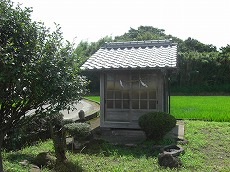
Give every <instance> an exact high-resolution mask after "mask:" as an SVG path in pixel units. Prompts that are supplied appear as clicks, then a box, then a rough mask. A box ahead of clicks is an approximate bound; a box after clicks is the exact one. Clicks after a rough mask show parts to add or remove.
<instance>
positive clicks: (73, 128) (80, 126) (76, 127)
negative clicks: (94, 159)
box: [64, 123, 91, 141]
mask: <svg viewBox="0 0 230 172" xmlns="http://www.w3.org/2000/svg"><path fill="white" fill-rule="evenodd" d="M64 127H65V129H66V131H67V132H69V134H70V135H71V136H72V137H74V140H78V141H82V140H85V139H86V138H87V137H88V136H90V134H91V128H90V125H89V124H87V123H70V124H66V125H65V126H64Z"/></svg>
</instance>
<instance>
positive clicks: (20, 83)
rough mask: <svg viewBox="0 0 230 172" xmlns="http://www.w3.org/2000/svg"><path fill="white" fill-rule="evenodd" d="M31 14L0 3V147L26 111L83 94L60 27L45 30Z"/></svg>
mask: <svg viewBox="0 0 230 172" xmlns="http://www.w3.org/2000/svg"><path fill="white" fill-rule="evenodd" d="M31 12H32V10H31V9H30V8H25V9H22V8H21V7H20V5H18V6H16V7H15V8H14V6H13V3H12V2H11V1H10V0H2V1H1V2H0V16H1V17H0V69H1V70H0V116H1V118H0V148H1V146H2V144H1V143H2V141H3V138H4V137H5V135H6V133H7V132H8V131H10V130H11V129H12V128H14V127H16V126H17V125H19V124H22V125H23V122H25V120H24V119H25V114H26V113H27V112H28V111H29V110H31V109H34V110H35V115H37V114H41V113H46V114H52V113H53V112H55V111H56V112H57V111H59V110H63V109H66V108H68V109H69V108H71V107H72V104H73V103H74V102H75V101H76V100H79V99H80V98H81V97H82V95H84V93H85V92H86V90H85V86H86V85H87V81H86V79H85V77H82V76H80V75H79V63H78V61H77V58H76V53H74V51H73V45H71V44H70V43H69V42H65V41H64V40H63V37H62V32H61V28H60V26H59V25H56V30H55V31H54V32H50V30H49V29H47V28H46V27H45V26H44V24H43V23H41V22H33V21H31V19H30V13H31ZM0 167H1V164H0ZM0 170H1V169H0Z"/></svg>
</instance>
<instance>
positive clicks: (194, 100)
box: [170, 96, 230, 122]
mask: <svg viewBox="0 0 230 172" xmlns="http://www.w3.org/2000/svg"><path fill="white" fill-rule="evenodd" d="M170 113H171V114H172V115H174V116H175V117H176V118H182V119H203V120H208V121H220V122H221V121H225V122H230V96H172V97H171V112H170Z"/></svg>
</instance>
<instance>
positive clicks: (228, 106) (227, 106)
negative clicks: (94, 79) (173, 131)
mask: <svg viewBox="0 0 230 172" xmlns="http://www.w3.org/2000/svg"><path fill="white" fill-rule="evenodd" d="M87 98H88V99H91V100H94V101H97V102H100V97H99V96H87ZM171 114H172V115H173V116H175V117H176V118H181V119H202V120H209V121H225V122H230V96H171Z"/></svg>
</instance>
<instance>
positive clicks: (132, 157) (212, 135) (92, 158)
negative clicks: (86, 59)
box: [3, 120, 230, 172]
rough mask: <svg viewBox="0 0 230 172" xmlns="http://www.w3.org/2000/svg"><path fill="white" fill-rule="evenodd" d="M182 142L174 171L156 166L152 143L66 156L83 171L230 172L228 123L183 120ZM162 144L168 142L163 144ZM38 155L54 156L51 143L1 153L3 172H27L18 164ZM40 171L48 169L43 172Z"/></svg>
mask: <svg viewBox="0 0 230 172" xmlns="http://www.w3.org/2000/svg"><path fill="white" fill-rule="evenodd" d="M185 138H186V139H187V140H188V141H189V142H188V144H187V145H182V147H183V148H184V149H185V154H184V155H182V156H181V157H180V158H181V160H182V167H180V168H179V169H173V170H170V169H164V168H161V167H159V166H158V164H157V155H158V152H156V151H155V152H154V150H153V144H156V143H154V142H145V143H143V144H141V145H139V146H138V147H125V146H119V145H111V144H108V143H105V142H94V143H92V144H90V145H89V146H86V147H85V148H84V149H83V150H82V151H80V152H76V153H71V152H68V153H67V157H68V159H69V160H70V161H71V162H72V163H74V164H77V165H78V166H79V169H81V170H82V171H100V172H101V171H114V172H116V171H117V172H123V171H146V172H148V171H149V172H152V171H163V172H164V171H182V172H187V171H210V172H211V171H221V172H229V171H230V165H229V162H230V149H229V143H230V123H229V122H204V121H189V120H185ZM158 144H159V143H158ZM161 144H169V142H168V141H162V142H161ZM41 151H51V152H53V151H54V150H53V146H52V142H51V141H46V142H41V143H39V144H38V145H35V146H31V147H26V148H24V149H22V150H20V151H16V152H9V153H6V152H4V153H3V160H4V168H5V169H6V170H7V171H9V172H27V171H28V169H29V167H25V166H22V165H20V164H19V162H20V161H22V160H25V159H27V160H29V161H32V160H33V158H34V157H35V155H36V154H38V153H39V152H41ZM42 171H50V169H48V168H43V169H42Z"/></svg>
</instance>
